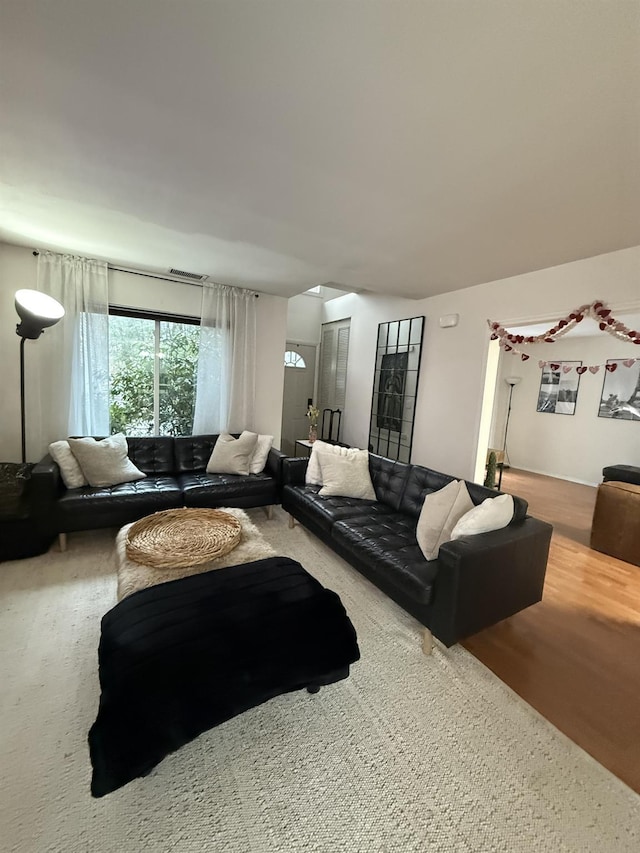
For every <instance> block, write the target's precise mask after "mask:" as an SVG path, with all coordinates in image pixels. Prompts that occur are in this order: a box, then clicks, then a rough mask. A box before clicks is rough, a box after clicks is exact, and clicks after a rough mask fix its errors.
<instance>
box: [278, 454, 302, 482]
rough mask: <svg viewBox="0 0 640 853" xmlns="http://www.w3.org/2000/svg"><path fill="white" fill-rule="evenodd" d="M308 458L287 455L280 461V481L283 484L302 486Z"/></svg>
mask: <svg viewBox="0 0 640 853" xmlns="http://www.w3.org/2000/svg"><path fill="white" fill-rule="evenodd" d="M308 464H309V459H308V457H307V456H287V457H285V459H283V461H282V482H283V484H284V485H285V486H304V478H305V475H306V473H307V465H308Z"/></svg>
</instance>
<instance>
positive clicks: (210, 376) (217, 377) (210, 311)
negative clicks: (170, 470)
mask: <svg viewBox="0 0 640 853" xmlns="http://www.w3.org/2000/svg"><path fill="white" fill-rule="evenodd" d="M255 367H256V294H255V293H254V292H253V291H249V290H241V289H240V288H237V287H225V286H223V285H220V284H209V283H205V284H204V285H203V287H202V319H201V321H200V351H199V356H198V381H197V385H196V404H195V413H194V418H193V432H194V434H196V435H197V434H201V433H213V434H217V433H220V432H224V431H225V430H228V431H229V432H242V430H243V429H252V428H253V420H254V402H255V390H256V387H255V386H256V382H255Z"/></svg>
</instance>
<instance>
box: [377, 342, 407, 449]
mask: <svg viewBox="0 0 640 853" xmlns="http://www.w3.org/2000/svg"><path fill="white" fill-rule="evenodd" d="M408 364H409V353H408V352H388V353H385V354H384V355H383V356H382V364H381V366H380V377H379V379H378V412H377V426H378V428H382V429H390V430H393V431H394V432H400V430H401V429H402V411H403V409H404V386H405V382H406V380H407V366H408Z"/></svg>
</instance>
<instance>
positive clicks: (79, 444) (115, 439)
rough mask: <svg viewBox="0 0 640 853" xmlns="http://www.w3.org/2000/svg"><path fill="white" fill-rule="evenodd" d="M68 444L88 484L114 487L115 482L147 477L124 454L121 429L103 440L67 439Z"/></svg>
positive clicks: (125, 450) (125, 444)
mask: <svg viewBox="0 0 640 853" xmlns="http://www.w3.org/2000/svg"><path fill="white" fill-rule="evenodd" d="M69 447H70V448H71V452H72V453H73V455H74V456H75V457H76V459H77V460H78V462H79V463H80V467H81V468H82V473H83V474H84V476H85V477H86V478H87V481H88V482H89V485H90V486H94V487H96V488H98V487H106V486H117V485H118V483H132V482H133V481H134V480H142V479H143V478H144V477H146V476H147V475H146V474H143V473H142V471H140V470H138V468H136V466H135V465H134V464H133V462H132V461H131V460H130V459H129V457H128V456H127V454H128V452H129V446H128V444H127V439H126V438H125V437H124V435H123V433H121V432H119V433H117V434H116V435H110V436H109V437H108V438H103V439H102V441H96V440H95V438H70V439H69Z"/></svg>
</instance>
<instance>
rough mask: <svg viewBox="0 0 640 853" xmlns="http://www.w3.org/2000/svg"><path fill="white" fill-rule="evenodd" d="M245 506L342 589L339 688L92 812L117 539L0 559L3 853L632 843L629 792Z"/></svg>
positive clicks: (634, 824)
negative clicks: (344, 670) (104, 629)
mask: <svg viewBox="0 0 640 853" xmlns="http://www.w3.org/2000/svg"><path fill="white" fill-rule="evenodd" d="M249 514H250V516H251V518H252V519H253V521H255V522H256V524H257V525H258V527H259V528H260V530H261V531H262V532H263V534H264V535H265V537H266V538H267V539H268V540H269V541H270V542H271V544H272V545H273V546H274V547H275V548H276V550H277V551H278V553H282V554H286V555H289V556H292V557H294V558H296V559H299V560H300V561H301V562H302V563H303V565H304V566H305V567H306V568H307V569H308V570H309V571H310V572H311V573H312V574H314V575H315V576H316V577H317V578H318V579H319V580H320V581H321V582H322V583H324V584H325V585H326V586H329V587H331V588H332V589H335V590H336V591H337V592H338V593H339V594H340V596H341V598H342V601H343V603H344V604H345V606H346V608H347V610H348V612H349V615H350V616H351V619H352V621H353V622H354V624H355V626H356V629H357V631H358V637H359V642H360V648H361V652H362V660H361V661H360V662H359V663H357V664H356V665H355V666H354V667H353V670H352V675H351V677H350V678H349V679H348V680H346V681H343V682H340V683H338V684H335V685H332V686H330V687H327V688H324V689H323V690H321V691H320V693H319V694H317V695H315V696H310V695H308V694H307V693H306V692H301V693H296V694H291V695H288V696H282V697H278V698H276V699H274V700H272V701H270V702H268V703H266V704H265V705H263V706H261V707H259V708H255V709H253V710H251V711H249V712H247V713H246V714H244V715H242V716H240V717H237V718H235V719H233V720H230V721H229V722H227V723H225V724H224V725H222V726H220V727H218V728H216V729H213V730H212V731H210V732H207V733H205V734H204V735H202V736H201V737H200V738H198V739H197V740H196V741H195V742H193V743H191V744H189V745H187V746H186V747H184V748H183V749H182V750H180V751H179V752H177V753H175V754H173V755H171V756H169V757H168V758H167V759H165V760H164V761H163V762H162V763H161V764H160V765H159V766H158V767H157V768H156V770H154V771H153V773H152V774H151V775H150V776H148V777H147V778H145V779H139V780H136V781H135V782H133V783H131V784H130V785H128V786H126V787H125V788H123V789H121V790H119V791H116V792H115V793H113V794H110V795H109V796H107V797H105V798H104V799H101V800H93V799H91V797H90V795H89V778H90V767H89V757H88V750H87V745H86V735H87V731H88V729H89V726H90V725H91V723H92V722H93V719H94V717H95V713H96V709H97V702H98V696H99V689H98V682H97V676H96V657H97V656H96V650H97V644H98V637H99V627H100V625H99V623H100V617H101V615H102V614H103V613H104V612H105V611H106V610H108V609H109V608H110V607H112V606H113V605H114V604H115V600H116V597H115V596H116V576H115V555H114V551H115V545H114V532H113V531H99V532H94V533H85V534H75V535H72V536H71V537H70V541H69V550H68V551H67V552H66V553H64V554H59V553H56V552H53V551H52V552H51V553H50V554H48V555H46V556H43V557H37V558H34V559H31V560H22V561H18V562H11V563H3V564H1V565H0V604H1V610H2V613H1V614H0V649H1V651H2V657H1V659H0V684H2V690H1V691H0V696H1V698H0V705H1V717H0V767H1V768H2V770H1V772H2V791H1V793H0V827H1V829H0V849H1V850H2V851H16V853H18V851H19V853H54V851H55V853H76V851H82V852H83V853H84V851H87V853H89V851H92V853H112V852H113V853H116V851H117V852H118V853H138V851H153V853H165V851H167V853H168V851H213V852H214V853H217V851H220V853H236V851H237V853H263V852H264V853H267V851H282V853H294V851H326V853H340V851H349V853H370V851H371V853H372V852H373V851H385V853H394V851H398V853H400V851H402V853H414V851H415V853H418V851H419V853H423V852H424V851H434V853H435V851H437V853H448V851H456V853H458V851H470V853H471V852H472V853H483V852H484V851H505V853H506V852H507V851H508V853H513V851H532V853H534V851H535V853H543V851H549V853H564V852H565V851H575V853H578V851H579V853H587V852H588V851H593V853H624V851H632V850H633V851H635V850H637V849H640V797H638V796H637V795H636V794H634V793H633V792H632V791H631V790H630V789H629V788H627V787H625V786H624V785H623V784H622V783H621V782H619V781H618V780H617V779H616V778H615V777H613V776H612V775H611V774H610V773H609V772H608V771H606V770H604V768H602V767H601V766H600V765H598V764H597V763H596V762H595V761H594V760H593V759H592V758H590V757H589V756H588V755H587V754H586V753H584V752H582V751H581V750H580V749H579V748H578V747H576V746H575V745H574V744H572V743H571V742H570V741H569V740H568V739H567V738H565V737H564V736H563V735H561V734H560V733H559V732H558V731H557V730H556V729H554V728H553V727H552V726H551V725H550V724H549V723H547V722H546V721H545V720H543V719H542V718H541V717H540V716H539V715H538V714H537V713H536V712H535V711H533V710H532V709H531V708H530V707H529V706H528V705H526V704H525V703H524V702H523V701H522V700H520V699H519V698H518V697H517V696H516V695H515V694H513V693H512V692H511V691H510V690H509V689H508V688H507V687H506V686H505V685H503V684H502V682H500V681H499V680H498V679H497V678H496V677H495V676H494V675H493V674H492V673H490V672H489V671H488V670H487V669H485V668H484V667H483V666H482V664H480V663H479V662H478V661H476V659H475V658H473V657H472V656H471V655H470V654H468V653H467V652H466V651H465V650H464V649H462V648H460V647H455V648H453V649H449V650H445V649H443V648H442V647H441V646H438V647H437V648H436V649H435V652H434V654H433V656H432V657H430V658H425V657H424V656H423V655H422V653H421V651H420V641H419V634H420V631H419V625H418V624H417V623H416V622H415V621H414V620H413V619H412V618H411V617H410V616H407V615H406V614H405V613H404V612H403V611H402V610H400V608H398V607H396V606H395V605H394V604H393V603H392V602H391V601H389V600H388V599H387V598H386V597H385V596H384V595H383V594H382V593H380V592H378V591H377V590H376V589H375V588H374V587H372V586H371V585H370V584H369V583H368V582H367V581H366V580H365V579H364V578H362V577H361V576H360V575H359V574H358V573H357V572H355V570H353V569H351V568H350V567H349V566H347V565H346V564H345V563H344V562H343V561H341V560H339V559H338V558H337V557H336V556H335V555H333V554H332V552H331V551H329V550H328V549H327V548H325V546H324V545H322V543H320V542H319V541H318V540H316V539H315V538H314V537H313V536H312V535H311V534H309V533H307V532H306V531H305V530H304V528H302V527H300V526H296V528H295V529H294V530H289V529H288V528H287V526H286V516H285V514H284V513H282V512H281V511H277V512H276V518H275V519H274V520H273V521H267V520H266V518H265V516H264V514H263V513H262V512H261V511H259V510H256V511H253V510H252V511H250V513H249Z"/></svg>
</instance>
